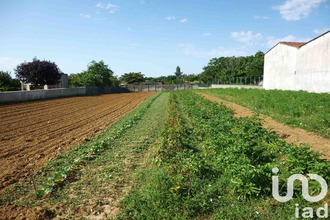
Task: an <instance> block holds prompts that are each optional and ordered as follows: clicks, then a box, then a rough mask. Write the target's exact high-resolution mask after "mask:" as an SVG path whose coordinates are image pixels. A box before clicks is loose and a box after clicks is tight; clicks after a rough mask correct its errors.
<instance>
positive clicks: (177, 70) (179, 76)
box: [174, 66, 183, 78]
mask: <svg viewBox="0 0 330 220" xmlns="http://www.w3.org/2000/svg"><path fill="white" fill-rule="evenodd" d="M174 74H175V76H176V77H177V78H181V77H182V74H183V72H181V69H180V67H179V66H177V67H176V71H175V73H174Z"/></svg>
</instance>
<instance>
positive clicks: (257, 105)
mask: <svg viewBox="0 0 330 220" xmlns="http://www.w3.org/2000/svg"><path fill="white" fill-rule="evenodd" d="M200 92H203V93H207V94H210V95H213V96H216V97H219V98H221V99H224V100H227V101H231V102H234V103H237V104H239V105H242V106H245V107H248V108H250V109H252V110H253V111H255V112H258V113H262V114H265V115H267V116H270V117H272V118H273V119H275V120H277V121H279V122H282V123H285V124H287V125H290V126H292V127H299V128H302V129H305V130H307V131H312V132H315V133H318V134H319V135H321V136H324V137H326V138H330V94H327V93H322V94H317V93H308V92H304V91H281V90H258V89H208V90H201V91H200Z"/></svg>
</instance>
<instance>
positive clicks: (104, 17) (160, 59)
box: [0, 0, 330, 77]
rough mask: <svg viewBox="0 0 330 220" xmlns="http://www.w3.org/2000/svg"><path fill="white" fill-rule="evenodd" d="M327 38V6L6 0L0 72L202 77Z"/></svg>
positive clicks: (0, 23)
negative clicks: (285, 45)
mask: <svg viewBox="0 0 330 220" xmlns="http://www.w3.org/2000/svg"><path fill="white" fill-rule="evenodd" d="M328 30H330V2H329V1H328V0H272V1H268V0H230V1H229V0H109V1H108V0H20V1H18V0H0V70H3V71H10V72H11V74H12V75H13V76H14V69H15V67H16V66H17V65H18V64H19V63H21V62H24V61H27V62H29V61H32V59H33V58H34V57H37V58H38V59H42V60H43V59H45V60H50V61H52V62H55V63H56V64H57V65H58V66H59V68H60V69H61V70H62V72H64V73H68V74H71V73H79V72H82V71H84V70H86V69H87V65H88V63H90V62H91V61H92V60H96V61H100V60H103V61H104V62H105V63H106V64H108V65H109V67H110V68H111V69H112V70H113V71H114V73H115V75H117V76H121V75H122V74H124V73H127V72H142V73H143V74H144V75H145V76H147V77H157V76H164V75H171V74H173V73H174V72H175V69H176V66H180V67H181V71H183V72H184V73H185V74H197V73H200V72H202V71H203V67H204V66H206V65H207V64H208V62H209V60H210V59H211V58H214V57H221V56H246V55H253V54H255V53H256V52H257V51H259V50H260V51H263V52H267V51H268V50H269V49H270V48H271V47H273V46H274V45H275V44H276V43H277V42H279V41H308V40H310V39H313V38H315V37H317V36H318V35H320V34H322V33H323V32H326V31H328Z"/></svg>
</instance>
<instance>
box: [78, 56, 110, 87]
mask: <svg viewBox="0 0 330 220" xmlns="http://www.w3.org/2000/svg"><path fill="white" fill-rule="evenodd" d="M81 76H82V82H83V84H84V85H86V86H100V87H102V86H115V84H116V78H115V77H114V76H113V71H112V70H111V69H110V68H109V66H108V65H106V64H105V63H104V62H103V60H101V61H99V62H96V61H95V60H93V61H92V62H90V63H89V64H88V68H87V71H85V72H83V73H82V75H81Z"/></svg>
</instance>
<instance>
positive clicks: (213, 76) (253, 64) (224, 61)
mask: <svg viewBox="0 0 330 220" xmlns="http://www.w3.org/2000/svg"><path fill="white" fill-rule="evenodd" d="M263 65H264V53H263V52H261V51H259V52H257V53H256V54H255V55H254V56H246V57H219V58H213V59H211V60H210V62H209V63H208V65H207V66H206V67H204V68H203V70H204V71H203V72H202V73H201V74H200V75H199V76H200V80H201V81H203V82H204V83H208V82H212V81H214V80H220V82H221V81H223V80H226V79H228V78H231V79H233V78H236V77H259V76H262V75H263Z"/></svg>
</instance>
